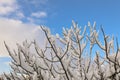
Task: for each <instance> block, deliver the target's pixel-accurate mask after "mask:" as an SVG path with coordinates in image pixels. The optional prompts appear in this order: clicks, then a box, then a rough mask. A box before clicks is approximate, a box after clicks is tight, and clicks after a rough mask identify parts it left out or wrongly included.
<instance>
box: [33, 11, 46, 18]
mask: <svg viewBox="0 0 120 80" xmlns="http://www.w3.org/2000/svg"><path fill="white" fill-rule="evenodd" d="M31 16H33V17H36V18H44V17H47V13H46V12H43V11H42V12H40V11H39V12H34V13H32V14H31Z"/></svg>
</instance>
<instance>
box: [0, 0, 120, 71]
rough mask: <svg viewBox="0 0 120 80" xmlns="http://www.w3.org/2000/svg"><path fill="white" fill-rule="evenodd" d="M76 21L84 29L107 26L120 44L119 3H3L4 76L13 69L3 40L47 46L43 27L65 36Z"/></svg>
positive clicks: (0, 62)
mask: <svg viewBox="0 0 120 80" xmlns="http://www.w3.org/2000/svg"><path fill="white" fill-rule="evenodd" d="M72 20H74V21H76V22H77V23H78V24H79V25H80V26H81V27H84V25H87V23H88V21H90V22H91V24H93V23H94V21H96V23H97V28H98V29H100V25H103V28H104V30H105V32H106V33H107V34H109V35H115V37H116V36H117V37H118V38H119V39H118V40H119V42H120V36H119V35H120V31H119V30H120V1H119V0H0V73H2V72H4V71H5V72H8V71H9V69H10V68H9V66H8V64H9V61H10V58H9V57H8V53H7V51H6V49H5V47H4V44H3V41H6V43H7V44H8V45H10V47H11V48H15V44H16V43H21V42H22V41H24V40H25V39H28V40H30V41H31V40H33V39H36V40H38V41H39V44H41V45H43V42H42V40H41V39H43V37H44V36H43V33H42V31H41V30H40V29H39V26H40V25H45V26H47V27H49V28H50V30H51V33H53V34H56V33H59V34H61V33H62V27H68V28H69V27H70V26H71V24H72Z"/></svg>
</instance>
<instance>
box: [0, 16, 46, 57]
mask: <svg viewBox="0 0 120 80" xmlns="http://www.w3.org/2000/svg"><path fill="white" fill-rule="evenodd" d="M38 27H39V26H38V25H35V24H30V23H29V24H26V23H23V22H22V21H20V20H14V19H7V18H0V56H8V52H7V50H6V48H5V46H4V43H3V42H4V41H6V43H7V44H8V46H10V48H11V49H13V48H16V47H15V46H16V43H22V42H23V41H24V40H26V39H27V40H28V41H33V40H34V39H36V40H39V41H40V43H39V44H42V45H43V44H44V34H43V32H42V31H41V30H40V29H39V28H38ZM41 39H42V40H41Z"/></svg>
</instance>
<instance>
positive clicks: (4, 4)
mask: <svg viewBox="0 0 120 80" xmlns="http://www.w3.org/2000/svg"><path fill="white" fill-rule="evenodd" d="M17 8H18V6H17V4H16V0H0V15H9V14H10V13H12V12H14V11H16V9H17Z"/></svg>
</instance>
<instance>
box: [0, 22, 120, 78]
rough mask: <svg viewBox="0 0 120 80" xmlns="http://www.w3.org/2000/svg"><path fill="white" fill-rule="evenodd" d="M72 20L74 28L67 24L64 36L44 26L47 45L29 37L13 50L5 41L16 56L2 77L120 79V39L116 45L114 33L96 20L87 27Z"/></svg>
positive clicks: (12, 56)
mask: <svg viewBox="0 0 120 80" xmlns="http://www.w3.org/2000/svg"><path fill="white" fill-rule="evenodd" d="M72 24H73V25H72V27H71V28H70V29H66V28H63V36H62V37H60V36H59V34H56V36H55V35H52V34H51V33H50V30H49V29H48V28H47V27H45V26H40V28H41V29H42V30H43V32H44V34H45V36H46V40H45V42H46V44H45V47H44V48H40V46H39V45H38V43H37V42H36V41H32V42H31V43H29V42H28V41H27V40H26V41H24V42H23V44H22V45H20V44H17V50H13V51H12V50H11V49H10V48H9V44H6V43H7V42H4V44H5V47H6V49H7V51H8V53H9V55H10V57H11V58H12V61H11V64H10V66H11V69H12V72H10V73H9V74H6V73H4V74H2V76H1V79H3V80H120V50H119V49H120V48H119V46H118V45H119V43H118V40H117V39H116V45H117V46H116V47H115V45H114V42H115V39H114V36H112V37H110V36H107V35H106V34H105V32H104V30H103V28H102V27H101V32H102V37H101V36H100V35H99V34H100V33H99V31H97V30H96V22H94V24H93V25H91V23H90V22H88V26H85V27H84V28H80V27H79V25H78V24H77V23H76V22H74V21H72ZM94 45H96V46H98V48H94V47H95V46H94ZM31 48H33V49H32V50H31ZM115 48H117V49H116V50H115ZM103 53H104V54H103ZM94 56H95V57H94Z"/></svg>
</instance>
